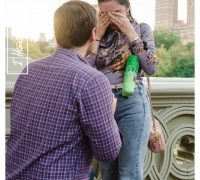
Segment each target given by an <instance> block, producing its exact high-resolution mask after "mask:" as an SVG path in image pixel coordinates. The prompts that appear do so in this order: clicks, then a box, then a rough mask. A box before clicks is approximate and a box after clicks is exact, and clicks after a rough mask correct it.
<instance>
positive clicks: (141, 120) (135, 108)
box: [100, 82, 151, 180]
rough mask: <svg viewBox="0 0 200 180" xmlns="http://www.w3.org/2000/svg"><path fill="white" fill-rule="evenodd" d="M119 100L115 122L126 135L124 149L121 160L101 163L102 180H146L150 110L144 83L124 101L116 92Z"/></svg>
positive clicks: (121, 152) (120, 155)
mask: <svg viewBox="0 0 200 180" xmlns="http://www.w3.org/2000/svg"><path fill="white" fill-rule="evenodd" d="M113 93H114V94H115V97H116V98H117V108H116V112H115V119H116V121H117V124H118V127H119V129H120V131H121V132H122V134H123V145H122V148H121V150H120V153H119V156H118V158H117V159H116V160H115V161H113V162H111V163H102V162H101V163H100V166H101V175H102V179H103V180H143V163H144V158H145V155H146V152H147V144H148V140H149V134H150V123H151V121H150V106H149V98H148V95H147V92H146V89H145V87H144V85H143V84H142V82H140V83H138V84H137V86H136V87H135V90H134V93H133V94H132V96H129V97H123V96H122V95H121V91H120V90H113Z"/></svg>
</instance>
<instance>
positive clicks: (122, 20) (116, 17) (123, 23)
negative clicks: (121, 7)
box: [108, 12, 134, 36]
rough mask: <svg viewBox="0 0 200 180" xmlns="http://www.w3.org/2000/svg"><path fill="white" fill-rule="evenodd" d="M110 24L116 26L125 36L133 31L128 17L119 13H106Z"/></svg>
mask: <svg viewBox="0 0 200 180" xmlns="http://www.w3.org/2000/svg"><path fill="white" fill-rule="evenodd" d="M108 15H109V17H110V21H111V23H113V24H114V25H115V26H117V27H118V28H119V29H120V31H121V32H123V33H124V34H125V35H127V36H128V35H129V33H133V31H134V29H133V26H132V24H131V23H130V21H129V19H128V17H127V16H126V15H125V14H123V13H121V12H108Z"/></svg>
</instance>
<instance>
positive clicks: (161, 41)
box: [154, 28, 180, 50]
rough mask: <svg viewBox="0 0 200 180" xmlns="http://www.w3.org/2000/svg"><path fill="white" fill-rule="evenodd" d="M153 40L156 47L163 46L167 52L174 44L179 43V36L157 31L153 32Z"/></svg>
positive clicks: (164, 30) (167, 31)
mask: <svg viewBox="0 0 200 180" xmlns="http://www.w3.org/2000/svg"><path fill="white" fill-rule="evenodd" d="M154 38H155V44H156V47H161V46H164V48H166V49H167V50H168V49H169V48H170V47H171V46H173V45H176V44H179V43H180V36H179V35H178V34H176V33H174V32H170V31H169V30H167V29H162V28H160V29H157V30H155V31H154Z"/></svg>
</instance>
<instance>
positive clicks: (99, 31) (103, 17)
mask: <svg viewBox="0 0 200 180" xmlns="http://www.w3.org/2000/svg"><path fill="white" fill-rule="evenodd" d="M109 25H110V17H109V15H108V13H101V14H100V15H99V18H98V20H97V27H96V39H98V40H101V38H102V37H103V35H104V33H105V31H106V29H107V27H108V26H109Z"/></svg>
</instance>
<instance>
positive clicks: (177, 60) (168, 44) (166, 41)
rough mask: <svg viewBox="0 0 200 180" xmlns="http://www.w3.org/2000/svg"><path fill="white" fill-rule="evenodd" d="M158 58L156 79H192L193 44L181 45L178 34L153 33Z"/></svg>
mask: <svg viewBox="0 0 200 180" xmlns="http://www.w3.org/2000/svg"><path fill="white" fill-rule="evenodd" d="M154 37H155V45H156V50H157V54H158V58H159V68H158V71H157V72H156V74H155V76H157V77H194V43H188V44H182V43H181V41H180V37H179V35H178V34H176V33H174V32H169V31H168V30H164V29H159V30H156V31H154Z"/></svg>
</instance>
